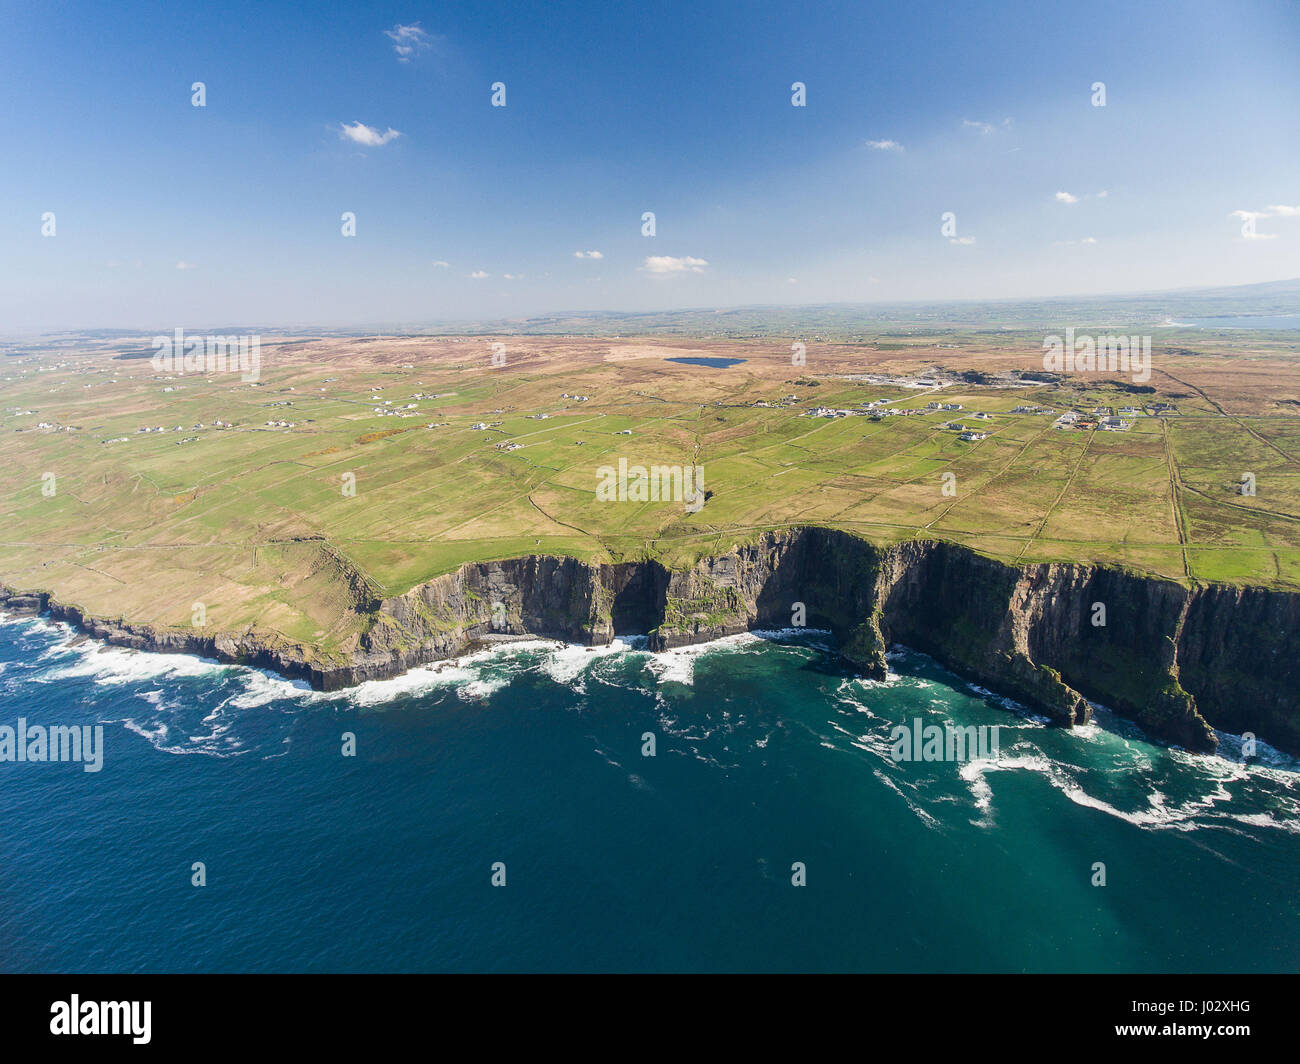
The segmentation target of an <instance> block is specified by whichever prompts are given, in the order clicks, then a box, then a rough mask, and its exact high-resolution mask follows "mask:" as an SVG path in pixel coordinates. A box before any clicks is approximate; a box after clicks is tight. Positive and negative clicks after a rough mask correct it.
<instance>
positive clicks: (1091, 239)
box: [1079, 236, 1097, 244]
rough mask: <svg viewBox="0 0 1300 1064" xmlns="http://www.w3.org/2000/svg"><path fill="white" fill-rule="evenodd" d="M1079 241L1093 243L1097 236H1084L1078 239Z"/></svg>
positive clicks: (1095, 241)
mask: <svg viewBox="0 0 1300 1064" xmlns="http://www.w3.org/2000/svg"><path fill="white" fill-rule="evenodd" d="M1079 243H1080V244H1095V243H1097V238H1096V237H1095V236H1085V237H1084V238H1083V239H1082V240H1080V241H1079Z"/></svg>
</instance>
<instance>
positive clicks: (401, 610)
mask: <svg viewBox="0 0 1300 1064" xmlns="http://www.w3.org/2000/svg"><path fill="white" fill-rule="evenodd" d="M1099 606H1100V609H1099V608H1098V607H1099ZM0 608H2V609H4V610H6V611H8V612H11V613H13V612H27V613H48V614H49V615H50V616H51V617H53V618H56V619H58V620H63V621H67V622H69V623H71V624H73V625H75V626H76V627H78V628H79V629H81V630H82V631H84V632H86V633H87V634H89V635H91V636H94V637H95V638H97V639H101V640H104V641H105V642H107V643H111V644H115V645H119V646H128V647H136V648H138V649H142V650H158V651H170V652H185V653H193V654H199V655H203V656H206V657H212V658H215V659H217V660H219V661H223V662H236V663H240V664H244V665H249V666H253V667H256V668H265V669H270V670H274V671H276V672H279V673H281V674H283V675H285V676H289V677H292V678H300V679H304V680H306V681H307V682H309V683H310V684H311V685H312V686H313V687H316V688H318V689H324V690H334V689H338V688H342V687H348V686H352V685H354V684H357V683H361V682H362V681H365V680H372V679H385V678H388V677H391V676H395V675H398V674H400V673H402V672H405V671H406V670H408V669H410V668H412V667H414V666H417V665H422V664H425V663H428V662H431V661H437V660H440V659H443V658H449V657H455V656H458V655H460V654H463V653H465V652H466V651H467V650H469V649H470V648H471V647H473V646H474V645H475V644H476V643H478V642H480V641H482V640H483V639H485V638H487V637H490V636H494V635H496V636H502V635H534V636H542V637H547V638H555V639H562V640H567V641H571V642H577V643H583V644H587V645H601V644H605V643H608V642H609V641H610V640H611V639H613V638H614V636H615V635H618V634H626V633H649V636H650V645H651V648H652V649H666V648H669V647H676V646H683V645H686V644H690V643H700V642H705V641H708V640H712V639H717V638H719V637H721V636H725V635H732V634H735V633H737V632H743V631H747V630H750V629H762V628H787V627H791V626H792V625H798V624H801V623H802V624H805V625H807V626H809V627H823V628H829V629H831V630H832V631H833V632H834V633H835V635H836V637H837V639H838V643H839V647H840V651H841V653H842V654H843V656H844V657H845V658H846V659H848V661H849V662H851V663H852V664H853V665H854V666H855V667H856V668H858V669H860V670H861V671H862V672H864V673H866V674H868V675H871V676H874V677H878V678H879V677H883V676H884V675H885V671H886V666H885V651H886V648H887V647H888V646H889V645H890V644H891V643H895V642H897V643H903V644H905V645H907V646H910V647H913V648H915V649H917V650H921V651H924V652H925V653H927V654H930V655H932V656H933V657H934V658H936V659H937V660H938V661H940V662H941V663H942V664H944V665H945V666H947V667H948V668H950V669H952V670H953V671H955V672H957V673H959V674H960V675H963V676H965V677H968V678H970V679H972V680H974V681H977V682H979V683H981V684H983V685H985V686H987V687H989V688H991V689H994V690H996V691H998V692H1000V693H1002V694H1005V695H1008V696H1010V697H1012V698H1014V699H1016V700H1017V701H1019V702H1022V703H1023V704H1025V705H1026V706H1029V707H1030V708H1032V709H1034V710H1035V711H1036V712H1039V713H1041V714H1043V715H1045V716H1046V717H1048V718H1049V719H1050V720H1052V721H1053V722H1054V723H1056V724H1059V725H1063V726H1070V725H1073V724H1080V723H1083V722H1085V721H1087V720H1088V719H1089V717H1090V715H1091V712H1092V708H1091V705H1090V702H1095V703H1100V704H1103V705H1106V706H1108V707H1110V708H1111V709H1114V710H1115V711H1116V712H1118V713H1121V714H1123V715H1125V716H1127V717H1129V718H1131V719H1133V720H1134V721H1136V722H1137V723H1138V724H1140V725H1141V726H1142V727H1143V729H1144V730H1145V731H1146V732H1147V733H1148V734H1149V735H1151V736H1152V737H1153V738H1157V739H1160V740H1163V741H1166V742H1170V743H1176V744H1178V745H1180V746H1184V747H1186V748H1188V749H1191V750H1197V751H1209V750H1213V749H1214V747H1215V738H1214V731H1213V729H1214V728H1218V729H1221V730H1224V731H1229V732H1234V733H1240V732H1244V731H1250V732H1253V733H1254V734H1255V735H1256V736H1257V737H1258V738H1259V739H1261V740H1264V741H1266V742H1268V743H1270V744H1272V745H1273V746H1276V747H1278V748H1279V749H1282V750H1286V751H1288V752H1289V753H1292V754H1297V755H1300V712H1298V711H1297V707H1296V692H1297V690H1300V654H1297V652H1296V645H1295V640H1296V633H1297V631H1298V630H1300V595H1297V594H1292V593H1288V592H1284V591H1271V590H1267V589H1263V588H1242V587H1231V586H1227V585H1214V584H1211V585H1198V586H1195V587H1190V588H1189V587H1185V586H1183V585H1182V584H1178V583H1175V582H1172V581H1167V580H1158V579H1153V578H1150V577H1146V576H1142V575H1140V574H1136V573H1132V572H1129V571H1127V570H1121V569H1113V568H1105V567H1096V566H1088V565H1073V564H1033V565H1021V566H1012V565H1007V564H1004V563H1002V562H998V561H995V560H992V559H989V558H986V557H984V556H982V555H979V554H976V553H975V552H973V551H970V550H968V549H966V548H964V547H961V546H959V545H955V544H951V543H946V542H934V541H909V542H906V543H901V544H897V545H894V546H888V547H877V546H874V545H872V544H870V543H868V542H866V541H865V540H862V539H860V538H858V537H856V536H853V535H850V534H847V533H843V532H838V531H834V530H829V529H823V528H797V529H790V530H786V531H780V532H769V533H766V534H764V535H763V536H762V537H761V538H760V539H759V540H758V541H757V542H755V543H753V544H751V545H748V546H744V547H740V548H737V549H735V550H732V551H730V552H727V553H724V554H721V555H719V556H717V557H712V558H706V559H703V560H701V561H700V562H699V563H698V564H696V565H695V566H693V567H691V568H690V569H686V570H680V571H677V570H668V569H666V568H664V567H663V566H661V565H659V564H658V563H656V562H653V561H645V562H623V563H617V564H606V565H588V564H586V563H584V562H581V561H578V560H576V559H573V558H568V557H557V556H551V555H529V556H526V557H521V558H514V559H508V560H503V561H494V562H475V563H470V564H466V565H463V566H462V567H461V568H460V569H459V570H457V571H456V572H454V573H449V574H447V575H445V576H440V577H437V578H435V579H433V580H430V581H428V582H427V583H424V584H420V585H419V586H417V587H415V588H413V589H411V590H410V591H408V592H406V593H405V594H403V595H400V596H395V597H392V598H387V599H382V600H379V601H368V602H359V603H358V605H357V609H358V610H359V611H360V612H362V613H363V614H364V615H365V616H364V618H363V620H364V621H365V630H364V633H363V635H362V636H361V638H360V640H359V643H358V645H357V647H356V648H355V649H354V651H353V652H352V653H351V654H350V655H349V660H347V661H345V662H342V663H321V662H319V661H317V660H316V659H315V658H314V656H313V648H311V647H309V646H301V645H297V644H292V643H285V642H283V641H281V640H278V639H275V640H270V639H266V638H263V637H260V636H259V635H258V633H257V632H256V631H251V632H245V633H208V632H206V631H204V630H202V629H160V628H156V627H153V626H150V625H143V624H137V623H132V622H130V621H128V620H125V619H117V620H111V619H107V618H102V617H90V616H87V615H86V614H85V613H83V611H81V610H80V609H79V608H78V607H77V606H75V605H73V604H69V603H63V602H59V601H58V600H57V599H56V598H55V597H54V596H52V595H51V594H49V593H48V592H45V591H26V592H24V591H17V590H10V589H6V588H2V587H0ZM1099 622H1104V623H1099Z"/></svg>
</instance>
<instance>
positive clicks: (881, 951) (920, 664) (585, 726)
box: [0, 618, 1300, 972]
mask: <svg viewBox="0 0 1300 1064" xmlns="http://www.w3.org/2000/svg"><path fill="white" fill-rule="evenodd" d="M638 644H639V645H638ZM890 664H891V671H890V674H889V676H888V678H887V679H885V680H883V681H875V680H871V679H867V678H864V677H861V676H858V675H856V674H854V673H853V672H851V671H848V670H846V668H845V666H844V665H843V663H842V662H841V661H840V659H838V658H837V656H836V655H835V654H834V648H833V645H832V643H831V636H830V635H829V634H827V633H825V632H811V631H792V632H782V633H762V634H751V635H744V636H736V637H732V638H728V639H723V640H719V641H717V642H714V643H710V644H706V645H703V646H697V647H690V648H685V649H681V650H674V651H669V652H665V653H658V654H652V653H649V652H647V651H646V650H645V649H644V642H643V641H640V642H639V641H637V640H627V641H620V642H617V643H616V644H615V645H614V646H613V647H609V648H598V649H595V650H587V649H585V648H581V647H573V646H566V645H563V644H559V643H552V642H544V641H532V642H527V643H519V644H513V645H508V646H499V647H496V648H493V649H492V650H489V651H484V652H481V653H478V654H474V655H471V656H469V657H467V658H463V659H460V660H458V661H456V662H454V663H448V664H444V665H442V666H441V667H440V666H430V667H427V668H422V669H417V670H415V671H413V672H411V673H409V674H407V675H405V676H403V677H400V678H398V679H395V680H391V681H383V682H373V683H367V684H363V685H361V686H360V687H357V688H354V689H352V690H350V691H345V692H331V693H320V692H313V691H311V690H309V689H307V688H306V687H305V686H304V685H301V684H297V683H293V682H290V681H287V680H284V679H282V678H279V677H277V676H273V675H270V674H267V673H264V672H260V671H256V670H252V669H246V668H243V667H239V666H227V665H220V664H217V663H215V662H210V661H203V660H200V659H197V658H191V657H186V656H179V655H162V654H151V653H141V652H135V651H129V650H123V649H119V648H109V647H104V646H102V645H101V644H99V643H97V642H95V641H93V640H88V639H85V638H82V637H80V636H78V635H77V634H76V633H75V632H74V631H72V630H71V629H69V628H68V627H66V626H64V625H62V624H58V623H52V622H49V621H47V620H43V619H37V618H25V619H16V618H3V619H0V726H9V727H13V728H16V727H17V725H18V721H19V719H20V718H21V719H23V720H24V721H25V724H26V726H27V727H28V728H31V727H32V726H34V725H40V726H54V725H94V724H102V725H103V763H102V768H101V769H100V771H97V772H87V771H85V767H84V766H83V765H81V764H77V763H70V762H63V763H33V762H13V761H9V762H0V809H3V810H4V813H5V827H4V831H3V832H2V833H0V968H3V970H5V971H48V972H201V971H208V972H266V971H274V972H367V971H382V972H413V971H474V972H499V971H598V972H621V971H689V972H696V971H795V972H804V971H812V972H818V971H873V972H1172V971H1208V972H1239V971H1292V970H1294V969H1295V968H1296V967H1297V959H1298V958H1300V903H1298V901H1297V889H1296V887H1297V883H1298V882H1300V764H1298V763H1297V761H1296V760H1295V759H1293V758H1290V757H1287V756H1286V755H1284V754H1281V753H1279V752H1277V751H1275V750H1272V749H1270V748H1268V747H1267V746H1260V747H1259V751H1258V756H1257V757H1256V758H1254V759H1252V760H1251V761H1250V762H1249V764H1243V763H1241V761H1240V758H1239V754H1240V750H1241V743H1240V740H1239V739H1238V738H1236V737H1233V736H1227V735H1221V736H1220V738H1221V754H1220V755H1218V756H1203V755H1194V754H1189V753H1187V752H1185V751H1182V750H1179V749H1171V748H1167V747H1163V746H1159V745H1155V744H1152V743H1150V742H1147V741H1145V740H1144V739H1143V737H1142V735H1141V734H1140V732H1139V731H1138V730H1137V729H1136V728H1135V727H1134V726H1133V725H1131V724H1129V723H1127V722H1125V721H1123V720H1121V719H1117V718H1115V717H1113V716H1112V715H1110V714H1108V713H1107V712H1105V711H1104V710H1101V711H1099V713H1098V720H1097V722H1096V723H1093V724H1090V725H1088V726H1086V727H1082V728H1078V729H1075V730H1073V731H1065V730H1061V729H1057V728H1052V727H1049V726H1047V725H1046V724H1045V723H1044V722H1043V721H1042V720H1041V719H1039V718H1036V717H1035V716H1034V715H1033V714H1031V713H1029V712H1027V711H1026V710H1024V709H1022V708H1020V707H1018V706H1016V705H1015V704H1014V703H1011V702H1008V701H1006V700H1005V699H1001V698H999V697H998V696H997V695H996V694H994V693H991V692H988V691H984V690H981V689H979V688H977V687H973V686H971V685H970V684H968V683H966V682H965V681H963V680H961V679H959V678H957V677H955V676H954V675H952V674H951V673H948V672H947V671H945V670H944V669H942V668H941V667H939V666H938V665H937V664H936V663H935V662H934V661H932V660H931V659H929V658H927V657H925V656H924V655H921V654H918V653H914V652H911V651H908V650H906V649H904V648H896V649H895V650H894V651H893V652H892V653H891V655H890ZM914 722H921V724H922V725H938V726H939V727H943V725H944V724H945V723H948V724H951V725H954V726H960V727H966V726H973V727H976V728H980V727H983V728H986V729H987V728H993V727H996V728H997V729H998V730H997V732H996V733H995V734H996V735H997V737H998V741H997V752H996V755H995V756H990V757H987V758H984V759H983V760H979V759H975V760H962V761H958V760H938V761H925V760H912V761H898V760H895V759H894V757H893V756H892V755H893V752H894V751H895V749H896V746H895V744H894V743H893V742H892V741H891V736H893V735H894V734H896V733H895V732H894V729H895V728H897V727H912V726H913V725H914ZM349 735H350V736H352V737H353V739H352V740H351V742H350V741H349V739H348V738H347V737H348V736H349ZM650 740H653V745H654V756H646V753H647V751H648V749H649V742H650ZM349 746H352V747H353V748H354V753H353V755H352V756H345V753H344V751H345V748H347V747H349ZM200 863H201V868H202V873H203V880H204V884H203V885H195V879H196V878H197V877H198V872H197V871H196V864H200ZM1102 866H1104V868H1103V867H1102ZM1103 874H1104V885H1100V884H1099V882H1098V881H1099V879H1100V877H1101V876H1102V875H1103ZM494 879H496V880H497V881H498V882H500V881H502V880H503V881H504V885H500V886H498V885H494V883H493V880H494ZM798 880H802V885H795V882H796V881H798Z"/></svg>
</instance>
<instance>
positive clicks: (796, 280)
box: [785, 277, 799, 284]
mask: <svg viewBox="0 0 1300 1064" xmlns="http://www.w3.org/2000/svg"><path fill="white" fill-rule="evenodd" d="M785 283H786V284H798V283H799V278H798V277H787V278H786V279H785Z"/></svg>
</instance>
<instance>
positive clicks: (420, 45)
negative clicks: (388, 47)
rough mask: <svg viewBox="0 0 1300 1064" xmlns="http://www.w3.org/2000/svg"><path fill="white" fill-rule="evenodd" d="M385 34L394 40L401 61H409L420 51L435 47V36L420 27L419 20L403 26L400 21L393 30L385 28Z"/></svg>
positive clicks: (398, 59)
mask: <svg viewBox="0 0 1300 1064" xmlns="http://www.w3.org/2000/svg"><path fill="white" fill-rule="evenodd" d="M384 36H385V37H387V38H388V39H389V40H391V41H392V42H393V51H394V52H396V53H397V61H398V62H399V63H409V62H410V61H411V60H412V59H413V58H414V57H415V56H416V55H418V54H419V53H420V52H424V51H428V49H430V48H432V47H433V38H432V37H430V36H429V35H428V34H427V33H425V32H424V30H422V29H420V24H419V23H418V22H413V23H411V25H409V26H403V25H402V24H401V23H400V22H399V23H398V24H397V25H396V26H394V27H393V28H392V29H391V30H384Z"/></svg>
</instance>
